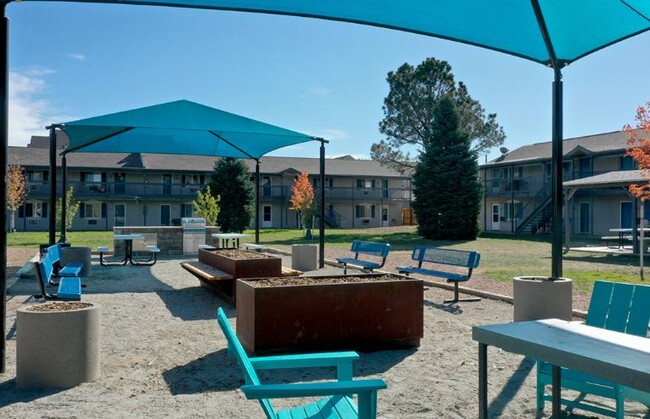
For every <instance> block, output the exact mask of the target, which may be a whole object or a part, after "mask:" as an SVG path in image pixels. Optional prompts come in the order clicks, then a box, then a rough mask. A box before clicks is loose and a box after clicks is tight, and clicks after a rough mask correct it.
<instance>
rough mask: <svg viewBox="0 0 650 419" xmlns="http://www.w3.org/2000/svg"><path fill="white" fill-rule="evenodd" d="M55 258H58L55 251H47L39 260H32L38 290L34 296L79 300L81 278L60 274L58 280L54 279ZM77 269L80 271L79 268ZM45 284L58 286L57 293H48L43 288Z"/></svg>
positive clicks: (47, 298) (49, 298) (48, 298)
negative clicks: (38, 292)
mask: <svg viewBox="0 0 650 419" xmlns="http://www.w3.org/2000/svg"><path fill="white" fill-rule="evenodd" d="M55 246H56V245H55ZM51 247H54V246H51ZM57 247H58V246H57ZM56 260H58V259H57V253H56V252H50V251H47V252H45V254H44V255H43V258H42V259H41V261H39V262H34V273H35V276H36V282H37V285H38V290H39V291H40V294H39V295H36V298H45V299H46V300H67V301H79V300H81V278H79V276H78V275H69V276H61V277H58V282H56V281H54V279H53V278H54V276H55V275H54V267H55V263H56V262H55V261H56ZM79 271H81V269H79ZM47 285H56V286H58V289H57V293H56V294H50V293H48V292H47V290H46V289H45V287H46V286H47Z"/></svg>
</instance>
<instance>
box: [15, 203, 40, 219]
mask: <svg viewBox="0 0 650 419" xmlns="http://www.w3.org/2000/svg"><path fill="white" fill-rule="evenodd" d="M18 217H19V218H47V202H25V205H23V206H22V207H20V208H19V209H18Z"/></svg>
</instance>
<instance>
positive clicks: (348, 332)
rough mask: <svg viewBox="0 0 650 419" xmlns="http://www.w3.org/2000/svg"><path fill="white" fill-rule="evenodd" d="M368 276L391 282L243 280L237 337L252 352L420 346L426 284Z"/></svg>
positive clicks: (238, 287)
mask: <svg viewBox="0 0 650 419" xmlns="http://www.w3.org/2000/svg"><path fill="white" fill-rule="evenodd" d="M366 277H375V278H378V277H388V279H386V280H377V281H372V282H360V283H337V284H313V285H288V286H271V287H254V286H252V285H251V284H252V283H253V282H254V281H259V280H262V279H263V278H258V279H239V280H237V303H238V304H237V336H238V337H239V340H240V341H241V343H242V345H243V346H244V348H245V349H246V350H247V351H248V352H249V353H251V354H260V353H270V352H311V351H323V350H360V351H374V350H380V349H389V348H400V347H401V348H403V347H417V346H419V345H420V339H421V338H422V337H423V333H424V328H423V314H424V310H423V306H424V304H423V301H424V289H423V283H422V281H421V280H418V279H413V278H408V277H405V276H401V275H392V274H391V275H386V274H373V275H367V276H366ZM311 278H313V279H315V280H322V279H323V278H345V277H344V276H328V277H310V279H311ZM284 279H285V280H287V281H290V282H292V281H301V280H304V279H305V278H296V279H289V278H284Z"/></svg>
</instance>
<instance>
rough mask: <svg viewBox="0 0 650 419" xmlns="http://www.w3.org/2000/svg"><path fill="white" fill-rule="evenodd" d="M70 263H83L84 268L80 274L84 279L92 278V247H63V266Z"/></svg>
mask: <svg viewBox="0 0 650 419" xmlns="http://www.w3.org/2000/svg"><path fill="white" fill-rule="evenodd" d="M68 263H83V264H84V267H83V269H82V270H81V272H80V273H79V276H80V277H82V278H85V277H89V276H90V272H91V271H90V270H91V266H92V264H91V259H90V247H62V248H61V265H62V266H65V265H67V264H68Z"/></svg>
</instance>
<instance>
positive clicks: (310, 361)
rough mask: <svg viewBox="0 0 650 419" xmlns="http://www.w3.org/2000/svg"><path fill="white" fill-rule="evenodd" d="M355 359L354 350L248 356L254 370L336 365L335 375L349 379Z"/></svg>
mask: <svg viewBox="0 0 650 419" xmlns="http://www.w3.org/2000/svg"><path fill="white" fill-rule="evenodd" d="M357 359H359V354H358V353H356V352H354V351H347V352H321V353H314V354H299V355H278V356H265V357H256V358H250V359H249V361H250V363H251V365H253V368H255V369H256V370H257V369H267V370H272V369H289V368H315V367H337V376H338V379H339V380H351V379H352V363H353V362H354V361H356V360H357Z"/></svg>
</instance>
